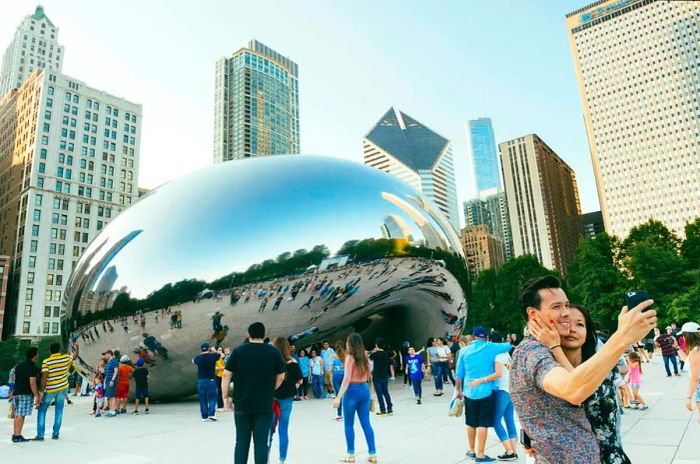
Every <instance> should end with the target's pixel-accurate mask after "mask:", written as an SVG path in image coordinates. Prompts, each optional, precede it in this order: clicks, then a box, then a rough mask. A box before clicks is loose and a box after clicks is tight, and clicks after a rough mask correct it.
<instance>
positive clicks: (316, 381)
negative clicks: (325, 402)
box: [309, 350, 326, 399]
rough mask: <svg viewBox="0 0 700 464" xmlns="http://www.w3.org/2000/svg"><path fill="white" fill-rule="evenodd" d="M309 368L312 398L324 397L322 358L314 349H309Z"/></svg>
mask: <svg viewBox="0 0 700 464" xmlns="http://www.w3.org/2000/svg"><path fill="white" fill-rule="evenodd" d="M309 368H310V369H311V390H312V391H313V393H314V398H316V399H321V398H325V397H326V395H325V394H324V393H323V359H321V357H320V356H318V355H317V354H316V350H311V358H309Z"/></svg>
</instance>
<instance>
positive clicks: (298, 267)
mask: <svg viewBox="0 0 700 464" xmlns="http://www.w3.org/2000/svg"><path fill="white" fill-rule="evenodd" d="M329 255H330V252H329V251H328V247H326V246H325V245H316V246H315V247H313V248H312V249H311V251H308V250H305V249H299V250H296V251H295V252H294V253H292V252H284V253H282V254H281V255H279V256H278V257H277V259H267V260H265V261H263V262H262V263H258V264H253V265H251V266H250V267H249V268H248V269H247V270H246V271H245V272H233V273H231V274H228V275H225V276H223V277H220V278H218V279H216V280H213V281H212V282H209V283H207V282H205V281H203V280H196V279H184V280H181V281H179V282H175V283H168V284H165V285H163V287H161V288H160V289H158V290H156V291H154V292H152V293H150V294H149V295H148V296H147V297H146V298H143V299H139V298H131V297H130V296H129V294H128V293H125V292H123V293H120V294H119V295H118V296H117V297H116V298H115V299H114V303H113V304H112V306H111V307H110V308H105V310H103V311H100V312H98V313H92V312H86V313H85V314H81V313H80V312H76V313H75V317H76V319H77V324H78V325H79V326H80V325H84V324H87V323H89V322H92V321H95V320H105V319H113V318H115V317H120V316H128V315H131V314H134V313H135V312H136V311H139V310H141V311H150V310H154V309H160V308H166V307H168V306H175V305H178V304H181V303H185V302H188V301H192V300H194V299H195V296H196V295H197V294H198V293H199V292H201V291H202V290H204V289H205V288H208V289H211V290H227V289H229V288H232V287H237V286H240V285H245V284H247V283H250V282H258V281H262V280H271V279H275V278H278V277H283V276H287V275H294V274H300V273H302V272H304V271H305V270H306V269H307V268H308V267H309V266H310V265H311V264H318V263H320V262H321V261H322V260H323V259H325V258H327V257H328V256H329Z"/></svg>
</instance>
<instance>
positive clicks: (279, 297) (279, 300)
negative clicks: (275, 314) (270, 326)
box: [272, 295, 284, 311]
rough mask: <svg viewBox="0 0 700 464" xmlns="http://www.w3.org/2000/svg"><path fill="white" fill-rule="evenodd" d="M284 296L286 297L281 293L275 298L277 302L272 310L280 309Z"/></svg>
mask: <svg viewBox="0 0 700 464" xmlns="http://www.w3.org/2000/svg"><path fill="white" fill-rule="evenodd" d="M283 298H284V295H280V296H278V297H277V299H276V300H275V304H274V305H272V310H273V311H277V310H278V309H279V307H280V304H282V299H283Z"/></svg>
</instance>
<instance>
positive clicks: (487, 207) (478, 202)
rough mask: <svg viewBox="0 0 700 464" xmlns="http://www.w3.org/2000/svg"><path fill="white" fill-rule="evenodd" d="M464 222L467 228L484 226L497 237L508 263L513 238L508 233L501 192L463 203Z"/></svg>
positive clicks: (505, 203)
mask: <svg viewBox="0 0 700 464" xmlns="http://www.w3.org/2000/svg"><path fill="white" fill-rule="evenodd" d="M464 220H465V223H466V225H467V227H469V226H478V225H481V224H485V225H487V226H488V228H489V233H490V234H492V235H494V236H495V237H497V238H498V239H499V241H500V243H501V245H503V258H504V260H505V261H508V260H509V259H511V258H512V257H513V237H512V234H511V232H510V218H509V216H508V201H507V199H506V192H504V191H503V190H501V191H498V192H496V193H494V194H492V195H489V196H487V197H485V198H483V199H481V198H475V199H473V200H469V201H466V202H464Z"/></svg>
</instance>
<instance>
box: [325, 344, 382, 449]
mask: <svg viewBox="0 0 700 464" xmlns="http://www.w3.org/2000/svg"><path fill="white" fill-rule="evenodd" d="M346 349H347V354H346V356H345V375H344V376H343V383H342V384H341V386H340V391H339V392H338V396H336V397H335V400H334V401H333V408H338V407H340V402H341V400H342V401H343V414H344V416H345V443H346V445H347V455H346V456H345V458H343V459H342V460H341V462H355V413H357V417H358V418H359V419H360V425H361V426H362V431H363V432H364V434H365V440H366V441H367V448H368V450H369V457H368V458H367V461H368V462H377V447H376V445H375V443H374V430H372V424H370V421H369V406H370V393H369V375H370V369H369V358H368V357H367V352H366V351H365V345H364V343H363V342H362V337H361V336H360V334H357V333H352V334H350V335H349V336H348V340H347V343H346Z"/></svg>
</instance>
